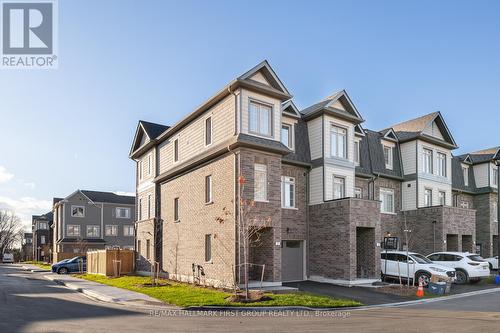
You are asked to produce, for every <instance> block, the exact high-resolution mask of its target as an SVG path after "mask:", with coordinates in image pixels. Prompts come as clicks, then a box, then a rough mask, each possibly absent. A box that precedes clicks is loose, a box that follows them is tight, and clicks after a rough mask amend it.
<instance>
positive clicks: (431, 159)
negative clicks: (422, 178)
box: [422, 147, 434, 175]
mask: <svg viewBox="0 0 500 333" xmlns="http://www.w3.org/2000/svg"><path fill="white" fill-rule="evenodd" d="M426 151H428V152H430V163H431V164H430V166H429V167H430V170H429V172H427V171H426V170H425V165H426V164H425V156H427V154H426V153H425V152H426ZM422 173H425V174H427V175H433V174H434V150H433V149H432V148H426V147H423V148H422Z"/></svg>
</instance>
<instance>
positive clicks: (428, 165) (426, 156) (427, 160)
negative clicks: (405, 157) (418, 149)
mask: <svg viewBox="0 0 500 333" xmlns="http://www.w3.org/2000/svg"><path fill="white" fill-rule="evenodd" d="M422 167H423V169H422V171H423V172H424V173H428V174H432V150H430V149H426V148H424V150H423V153H422Z"/></svg>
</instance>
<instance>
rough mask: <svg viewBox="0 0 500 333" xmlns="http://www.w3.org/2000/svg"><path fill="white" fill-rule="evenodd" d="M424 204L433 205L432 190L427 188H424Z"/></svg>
mask: <svg viewBox="0 0 500 333" xmlns="http://www.w3.org/2000/svg"><path fill="white" fill-rule="evenodd" d="M424 206H425V207H431V206H432V190H431V189H429V188H426V189H425V190H424Z"/></svg>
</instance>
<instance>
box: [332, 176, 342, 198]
mask: <svg viewBox="0 0 500 333" xmlns="http://www.w3.org/2000/svg"><path fill="white" fill-rule="evenodd" d="M333 198H334V199H342V198H345V178H342V177H336V176H333Z"/></svg>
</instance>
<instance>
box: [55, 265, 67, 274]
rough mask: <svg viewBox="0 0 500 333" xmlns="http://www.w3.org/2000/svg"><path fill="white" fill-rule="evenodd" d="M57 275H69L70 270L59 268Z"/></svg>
mask: <svg viewBox="0 0 500 333" xmlns="http://www.w3.org/2000/svg"><path fill="white" fill-rule="evenodd" d="M57 274H68V269H67V268H66V267H62V268H59V269H58V270H57Z"/></svg>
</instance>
